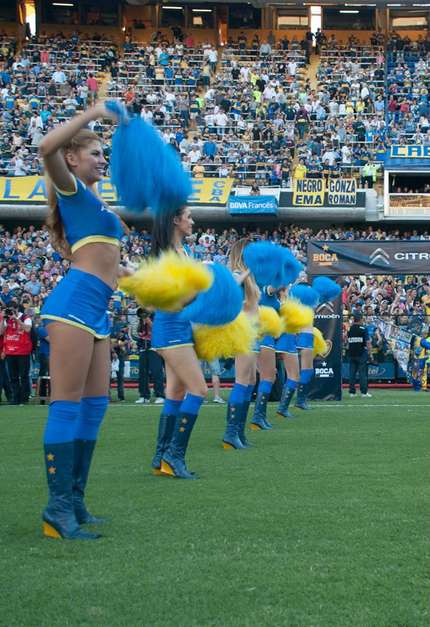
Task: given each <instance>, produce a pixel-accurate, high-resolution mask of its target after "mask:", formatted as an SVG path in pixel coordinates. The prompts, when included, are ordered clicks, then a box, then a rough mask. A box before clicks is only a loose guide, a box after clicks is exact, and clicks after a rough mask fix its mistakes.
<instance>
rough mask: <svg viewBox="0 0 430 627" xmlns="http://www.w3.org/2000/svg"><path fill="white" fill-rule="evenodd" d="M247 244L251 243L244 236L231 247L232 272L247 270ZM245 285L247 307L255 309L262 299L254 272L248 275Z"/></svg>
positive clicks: (230, 263) (230, 264)
mask: <svg viewBox="0 0 430 627" xmlns="http://www.w3.org/2000/svg"><path fill="white" fill-rule="evenodd" d="M247 244H249V240H247V239H245V238H243V239H240V240H238V241H237V242H235V243H234V244H233V246H232V247H231V249H230V260H229V266H230V269H231V270H232V272H246V271H247V270H248V268H247V267H246V265H245V262H244V260H243V250H244V248H245V246H246V245H247ZM243 287H244V290H245V301H246V302H245V308H246V309H255V308H256V307H257V305H258V301H259V300H260V290H259V289H258V285H257V283H256V282H255V279H254V276H253V275H252V274H249V275H248V276H247V277H246V279H245V281H244V282H243Z"/></svg>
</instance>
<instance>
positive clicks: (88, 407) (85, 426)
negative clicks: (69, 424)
mask: <svg viewBox="0 0 430 627" xmlns="http://www.w3.org/2000/svg"><path fill="white" fill-rule="evenodd" d="M108 405H109V399H108V397H107V396H87V397H85V398H82V399H81V403H80V411H79V418H78V421H77V423H76V430H75V435H74V438H75V440H97V435H98V432H99V429H100V426H101V424H102V422H103V418H104V416H105V413H106V410H107V407H108Z"/></svg>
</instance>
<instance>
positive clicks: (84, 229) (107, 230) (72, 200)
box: [56, 177, 124, 253]
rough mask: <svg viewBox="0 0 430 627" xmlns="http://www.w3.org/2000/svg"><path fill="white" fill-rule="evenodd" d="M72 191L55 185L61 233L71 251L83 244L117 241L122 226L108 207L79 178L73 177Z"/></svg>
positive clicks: (121, 232)
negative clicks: (74, 187)
mask: <svg viewBox="0 0 430 627" xmlns="http://www.w3.org/2000/svg"><path fill="white" fill-rule="evenodd" d="M73 178H74V179H75V183H76V191H75V192H63V191H61V190H59V189H56V193H57V198H58V207H59V209H60V214H61V220H62V222H63V225H64V234H65V237H66V240H67V242H68V244H69V245H70V247H71V249H72V253H74V252H75V251H76V250H78V248H81V247H82V246H85V244H92V243H94V242H101V243H105V244H113V245H114V246H119V245H120V239H121V237H122V236H123V235H124V229H123V226H122V224H121V220H120V219H119V217H118V216H117V215H116V214H115V213H114V212H113V211H111V210H110V209H109V208H108V207H107V206H106V205H105V204H104V203H103V201H101V200H100V198H97V196H96V195H95V194H94V192H92V191H91V190H90V189H88V188H87V187H86V186H85V185H84V184H83V183H82V181H80V180H79V179H77V178H75V177H73Z"/></svg>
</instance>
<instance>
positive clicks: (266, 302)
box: [259, 285, 281, 351]
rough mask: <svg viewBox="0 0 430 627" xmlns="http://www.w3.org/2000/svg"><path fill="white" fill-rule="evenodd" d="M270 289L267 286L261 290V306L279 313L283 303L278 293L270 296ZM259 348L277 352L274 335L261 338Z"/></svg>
mask: <svg viewBox="0 0 430 627" xmlns="http://www.w3.org/2000/svg"><path fill="white" fill-rule="evenodd" d="M268 288H269V286H268V285H266V286H264V287H263V289H262V290H261V298H260V305H263V306H264V307H272V309H274V310H275V311H279V309H280V306H281V303H280V302H279V298H278V297H277V295H276V293H274V294H269V292H268ZM259 347H260V348H268V349H270V350H273V351H275V350H276V339H275V338H274V337H273V336H272V335H265V336H264V337H262V338H261V340H260V342H259Z"/></svg>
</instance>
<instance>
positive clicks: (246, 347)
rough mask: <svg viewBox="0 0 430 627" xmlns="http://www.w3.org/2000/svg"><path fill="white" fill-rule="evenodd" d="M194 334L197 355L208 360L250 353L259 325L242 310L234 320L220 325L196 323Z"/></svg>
mask: <svg viewBox="0 0 430 627" xmlns="http://www.w3.org/2000/svg"><path fill="white" fill-rule="evenodd" d="M193 336H194V343H195V349H196V353H197V356H198V357H199V358H200V359H205V360H206V361H212V360H213V359H219V358H220V357H224V358H228V357H236V355H244V354H247V353H250V352H251V350H252V347H253V345H254V343H255V341H256V339H257V325H256V324H255V322H254V321H253V320H251V318H250V317H249V316H247V315H246V314H245V313H243V312H241V313H240V314H239V315H238V316H237V318H235V319H234V320H233V322H229V323H228V324H223V325H221V326H218V327H212V326H208V325H206V324H196V325H195V326H194V327H193Z"/></svg>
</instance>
